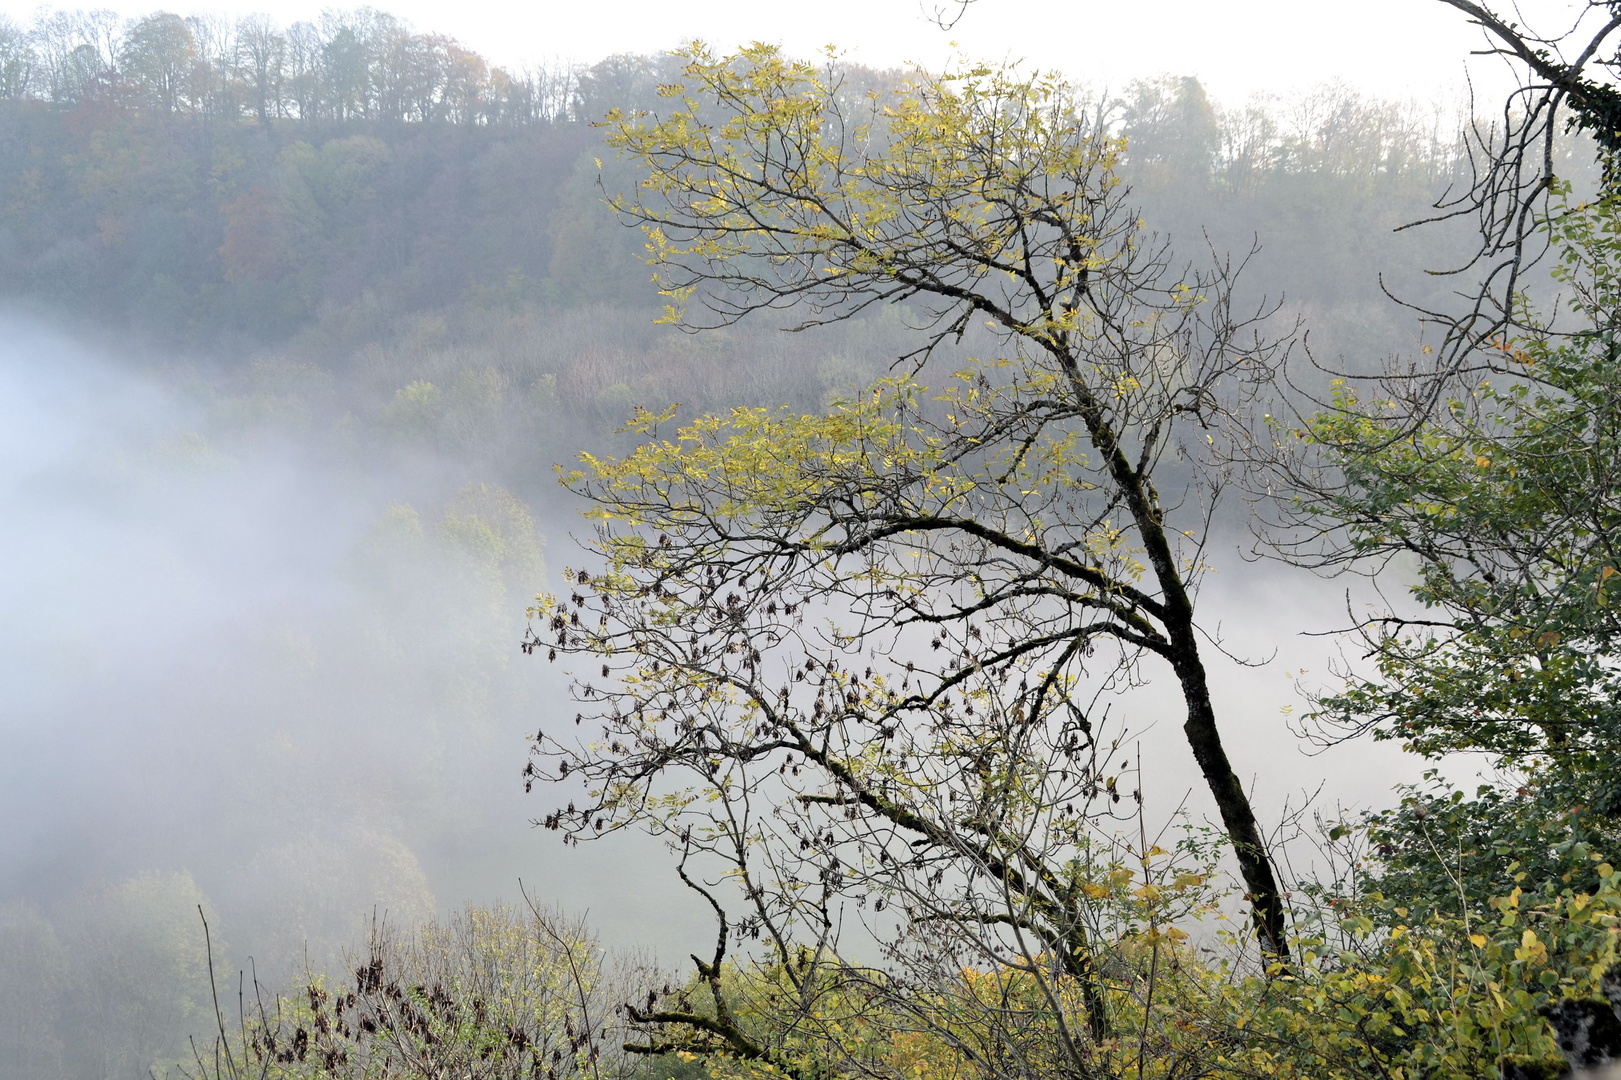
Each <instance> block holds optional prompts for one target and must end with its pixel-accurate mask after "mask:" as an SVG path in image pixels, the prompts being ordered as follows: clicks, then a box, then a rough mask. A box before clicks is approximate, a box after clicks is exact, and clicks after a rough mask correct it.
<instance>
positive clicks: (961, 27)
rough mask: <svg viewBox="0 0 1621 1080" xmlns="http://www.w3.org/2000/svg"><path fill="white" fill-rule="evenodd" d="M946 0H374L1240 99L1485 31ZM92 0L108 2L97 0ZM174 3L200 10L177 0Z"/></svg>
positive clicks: (1268, 0) (1426, 60)
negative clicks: (940, 10) (958, 10)
mask: <svg viewBox="0 0 1621 1080" xmlns="http://www.w3.org/2000/svg"><path fill="white" fill-rule="evenodd" d="M949 2H950V0H798V2H793V0H787V2H785V0H775V2H773V0H690V2H687V3H675V2H671V0H610V2H596V3H581V2H579V0H523V2H518V3H513V2H511V0H456V2H454V3H453V2H450V0H377V2H376V3H375V4H374V6H376V7H379V8H382V9H384V10H387V11H391V12H393V13H394V14H396V15H400V16H403V17H405V18H406V19H408V20H410V21H411V22H412V23H413V24H414V25H415V26H416V27H417V28H418V29H421V30H434V31H438V32H443V33H448V34H451V35H453V36H455V37H457V38H459V39H460V40H461V41H462V42H463V43H464V44H466V45H468V46H470V47H472V48H473V49H475V50H477V51H478V52H480V53H482V54H484V55H485V56H486V57H489V58H490V59H491V60H493V61H494V62H496V63H502V64H514V63H521V62H524V61H533V60H546V59H550V58H554V57H563V58H567V59H570V60H576V61H592V60H596V59H600V58H601V57H603V56H606V55H609V54H611V53H615V52H653V51H657V50H660V49H664V48H669V47H671V46H672V45H674V44H676V43H678V42H680V41H682V40H685V39H689V38H693V37H699V38H703V39H704V40H706V41H709V42H711V43H713V44H715V45H717V46H720V47H731V46H735V45H737V44H740V43H743V42H746V41H750V40H762V41H770V42H777V43H780V44H782V45H785V46H786V47H787V48H788V49H790V50H791V51H794V52H798V53H809V52H811V51H812V50H815V49H818V48H820V47H821V46H824V45H830V44H831V45H837V46H839V47H840V48H841V49H843V50H844V51H845V52H846V53H847V54H848V55H849V56H850V57H851V58H852V59H854V60H857V61H859V62H863V63H867V64H872V65H875V66H888V65H894V64H900V63H904V62H908V61H915V62H919V63H923V64H925V65H928V66H931V67H938V66H939V65H940V64H941V63H942V62H944V61H945V60H946V59H947V58H948V57H950V56H951V55H952V54H953V52H954V51H959V52H961V53H962V54H965V55H969V56H972V57H975V58H992V59H1003V58H1014V59H1022V60H1028V61H1032V62H1034V63H1036V64H1039V65H1040V66H1042V67H1046V68H1056V69H1058V70H1061V71H1063V72H1064V73H1065V74H1067V75H1069V76H1071V77H1073V78H1076V79H1078V80H1081V81H1084V82H1085V83H1087V84H1088V85H1090V86H1092V87H1093V88H1095V89H1107V88H1118V87H1120V86H1122V85H1123V84H1124V83H1125V82H1127V81H1129V80H1130V79H1132V78H1136V77H1140V76H1145V75H1156V74H1164V73H1170V74H1195V75H1197V76H1199V77H1200V78H1201V79H1202V80H1204V82H1205V84H1206V86H1207V87H1208V88H1209V90H1210V91H1211V92H1212V94H1213V95H1214V96H1216V97H1217V98H1218V99H1220V100H1223V101H1229V102H1236V101H1242V100H1244V99H1245V98H1247V97H1249V96H1250V95H1252V94H1255V93H1265V92H1273V93H1282V94H1288V93H1290V92H1293V91H1298V90H1302V89H1306V88H1309V87H1311V86H1314V85H1317V84H1320V83H1323V82H1328V81H1333V80H1341V81H1344V82H1346V83H1348V84H1351V85H1352V86H1354V87H1356V88H1358V89H1361V90H1363V91H1365V92H1368V93H1372V94H1376V95H1378V96H1382V97H1393V98H1423V99H1433V98H1435V97H1438V96H1439V97H1444V98H1448V99H1452V100H1455V101H1462V100H1463V98H1464V86H1465V84H1464V69H1465V58H1466V56H1467V54H1468V53H1469V51H1470V50H1471V49H1473V48H1477V47H1478V46H1479V44H1480V41H1481V38H1480V35H1479V32H1478V31H1477V30H1474V29H1473V28H1471V27H1470V26H1468V24H1467V22H1466V20H1465V19H1464V17H1463V16H1462V15H1461V14H1459V13H1458V12H1456V11H1455V10H1453V9H1451V8H1448V7H1445V6H1444V5H1442V4H1441V3H1439V2H1438V0H1138V2H1121V0H977V2H976V3H975V4H974V5H973V6H972V7H971V8H970V9H969V10H968V11H967V12H966V14H964V15H963V17H962V19H961V20H960V21H959V22H958V23H957V25H956V26H955V27H954V28H952V29H951V30H950V31H949V32H947V31H943V30H941V29H940V28H939V27H938V26H937V25H935V24H933V23H932V22H931V21H930V20H929V18H928V12H929V11H931V10H933V8H934V6H935V5H936V4H937V3H949ZM92 5H93V6H102V5H101V4H95V3H94V0H91V4H87V6H92ZM61 6H75V5H73V4H71V3H67V4H62V5H61ZM107 6H112V7H115V8H117V9H119V10H120V11H121V12H122V13H123V14H126V15H129V14H139V13H142V12H144V11H145V10H147V8H146V7H145V5H142V4H138V3H131V2H129V0H122V2H120V0H111V2H110V3H109V4H108V5H107ZM172 6H173V7H176V8H178V9H179V10H181V11H182V13H190V11H191V10H192V9H191V8H190V6H189V5H187V4H184V3H181V2H177V3H174V4H173V5H172ZM200 6H201V7H204V8H206V9H207V10H220V11H226V12H232V13H237V14H245V13H247V12H250V11H257V10H265V11H268V12H269V13H270V14H271V15H273V16H275V17H276V18H277V19H279V20H281V21H283V22H291V21H294V20H296V19H303V18H312V17H314V16H315V15H316V14H317V13H318V12H319V11H320V10H321V8H323V7H326V6H330V5H329V4H327V3H325V2H324V0H205V3H204V4H202V5H200ZM338 6H346V5H345V4H344V3H340V4H339V5H338ZM1585 6H1586V5H1585V4H1582V3H1579V2H1573V0H1525V2H1524V3H1522V5H1521V7H1522V8H1523V9H1524V10H1525V11H1526V13H1527V16H1528V21H1530V22H1531V23H1532V24H1533V25H1538V26H1540V25H1552V24H1553V23H1556V22H1558V21H1559V16H1560V14H1562V13H1564V12H1568V11H1574V10H1576V9H1579V8H1581V7H1585ZM34 10H35V5H34V3H33V0H0V11H4V12H6V13H8V14H9V15H10V16H11V17H12V18H13V19H15V20H17V21H18V22H27V21H28V20H29V19H30V18H31V17H32V14H33V12H34ZM1544 20H1546V22H1544ZM953 43H955V45H956V47H957V48H956V50H954V49H953ZM1501 67H1502V65H1501V64H1499V63H1497V62H1495V61H1490V62H1477V63H1476V64H1475V65H1474V68H1475V73H1476V74H1475V77H1476V79H1477V82H1478V81H1479V80H1480V79H1483V78H1484V79H1490V80H1492V81H1493V82H1494V83H1499V84H1500V80H1501V79H1502V74H1501ZM1494 88H1495V87H1494Z"/></svg>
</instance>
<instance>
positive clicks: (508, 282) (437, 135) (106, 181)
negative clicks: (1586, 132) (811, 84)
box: [0, 8, 1465, 356]
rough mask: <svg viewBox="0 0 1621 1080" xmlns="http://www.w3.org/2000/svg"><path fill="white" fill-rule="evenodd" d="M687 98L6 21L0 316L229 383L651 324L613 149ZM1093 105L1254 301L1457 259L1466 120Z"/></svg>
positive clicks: (1152, 199)
mask: <svg viewBox="0 0 1621 1080" xmlns="http://www.w3.org/2000/svg"><path fill="white" fill-rule="evenodd" d="M902 77H903V76H902V75H900V74H899V73H885V72H876V71H871V70H866V69H859V68H850V69H849V70H848V71H847V72H846V85H847V87H849V88H851V92H852V93H860V92H861V91H863V90H864V89H865V88H867V87H877V86H886V85H889V86H893V85H896V84H897V83H898V82H899V81H900V80H901V79H902ZM680 78H681V75H680V71H679V70H678V69H677V67H676V61H675V60H673V58H671V57H668V56H617V57H612V58H609V59H607V60H604V61H602V62H600V63H597V64H595V65H592V66H589V67H583V68H567V67H556V68H543V67H542V68H532V69H527V70H525V71H519V72H514V71H509V70H505V69H502V68H499V67H493V66H491V65H490V64H488V63H487V62H486V61H485V60H484V59H483V58H481V57H480V56H478V55H477V54H476V53H473V52H471V51H470V50H468V49H465V48H463V47H462V46H460V45H458V44H457V43H456V42H455V41H453V40H451V39H450V38H448V37H445V36H443V35H440V34H432V33H418V32H416V31H415V30H413V29H412V28H411V27H409V26H408V25H407V24H406V23H404V22H403V21H401V20H400V19H397V18H395V17H394V16H391V15H388V14H385V13H383V12H379V11H376V10H373V9H370V8H361V9H357V10H354V11H348V12H343V11H331V12H328V13H327V14H325V15H323V16H322V17H321V18H320V19H319V20H318V21H317V22H314V23H309V22H299V23H294V24H292V25H290V26H287V27H280V26H278V25H276V24H274V23H272V22H271V21H269V20H268V19H266V18H265V17H263V16H249V17H246V18H242V19H235V20H233V19H230V18H227V17H223V16H212V15H208V16H192V17H182V16H180V15H176V14H171V13H168V12H157V13H154V14H149V15H145V16H142V17H139V18H135V19H130V20H127V21H125V20H121V19H119V18H118V17H117V16H115V15H114V14H113V13H111V12H107V11H56V12H42V13H41V14H40V15H39V16H37V17H36V18H35V19H34V21H33V23H32V24H31V25H30V26H28V27H26V28H25V27H20V26H17V25H14V24H12V23H9V22H6V21H4V20H3V19H0V300H8V299H9V300H12V301H18V300H21V301H24V302H28V303H33V304H37V305H41V306H43V307H45V308H46V309H48V310H52V311H56V312H60V313H66V314H71V315H72V316H73V317H74V319H75V320H76V321H81V322H83V321H89V322H94V323H99V324H101V325H102V326H104V327H107V328H111V329H116V330H118V331H120V332H122V331H125V330H130V329H133V330H136V331H137V332H139V333H140V334H141V335H142V336H143V337H146V338H148V339H151V340H153V341H155V342H156V343H159V344H160V345H162V346H163V347H169V346H172V345H183V346H185V347H188V348H198V349H205V350H207V351H208V352H210V353H211V354H214V355H221V356H233V355H235V356H240V355H245V354H248V353H251V352H253V351H254V350H257V349H261V348H264V347H267V346H269V347H277V348H280V347H282V346H283V344H284V343H286V342H287V341H288V340H289V339H291V338H293V337H295V336H296V335H299V334H301V333H305V332H315V333H316V334H317V337H318V338H319V340H318V341H315V342H313V343H312V344H311V345H310V349H312V350H314V352H310V351H308V350H306V355H311V356H314V355H315V354H316V353H320V354H322V355H325V356H331V355H333V353H334V351H336V353H338V354H343V353H347V352H349V351H352V350H353V349H356V348H359V347H361V346H363V345H365V344H366V343H367V342H370V341H376V340H379V339H381V338H383V337H385V336H387V335H388V334H389V333H391V332H393V330H394V329H395V328H397V327H398V326H400V325H402V324H403V323H404V322H406V321H408V317H409V316H413V315H416V314H421V313H440V314H447V315H451V316H452V324H453V325H454V324H456V322H457V320H456V318H455V317H454V316H455V315H456V313H459V312H465V311H467V310H469V309H471V310H472V311H474V312H484V311H505V312H508V313H511V314H516V313H521V312H523V311H526V310H534V309H537V308H559V307H563V308H567V307H577V306H580V305H603V304H607V305H613V306H627V305H628V306H630V307H633V308H636V309H637V310H638V311H642V310H645V309H646V308H647V307H648V306H649V305H651V304H653V303H655V302H656V301H657V297H655V296H654V295H653V293H652V290H651V288H650V286H649V284H648V272H647V270H646V268H645V267H644V266H642V264H641V261H640V256H641V255H642V253H643V244H642V238H641V237H640V235H639V234H638V233H636V232H635V231H634V230H626V229H623V228H621V227H620V226H619V224H618V223H617V222H616V221H615V220H614V218H613V216H612V214H610V213H609V212H608V211H607V210H606V208H605V207H604V206H603V205H602V194H603V188H606V189H608V190H609V191H623V190H627V189H628V187H629V186H630V185H632V184H634V182H635V178H634V177H633V176H631V175H630V174H629V173H628V172H627V171H626V170H625V169H624V167H623V166H621V165H620V164H619V163H618V162H616V161H614V160H613V159H612V158H606V159H605V160H604V161H603V162H602V163H601V165H600V166H599V165H598V163H597V161H596V160H595V159H596V158H598V157H601V156H603V155H602V150H601V148H600V144H599V139H598V134H597V132H596V130H595V129H593V128H592V127H591V126H590V122H591V120H593V119H597V118H600V117H601V116H603V115H604V114H605V113H607V112H608V111H609V110H610V109H612V108H615V107H625V108H637V107H642V108H657V107H658V106H659V103H660V100H661V99H660V98H659V96H658V94H659V87H660V86H661V85H664V84H668V83H671V82H678V81H679V80H680ZM1096 106H1097V109H1098V115H1099V116H1101V117H1102V118H1103V122H1105V123H1107V124H1109V125H1110V126H1111V127H1113V128H1115V129H1116V130H1118V131H1119V132H1120V133H1121V134H1123V135H1125V136H1126V138H1127V139H1128V150H1127V157H1126V164H1125V167H1124V174H1125V176H1126V178H1127V179H1128V180H1129V181H1130V182H1131V183H1132V184H1134V185H1135V186H1136V188H1137V190H1138V192H1139V193H1140V195H1141V198H1142V201H1143V203H1144V205H1145V212H1146V214H1147V216H1148V220H1149V222H1150V225H1151V226H1152V227H1154V228H1157V229H1161V230H1166V231H1168V232H1170V233H1171V234H1172V235H1173V236H1174V237H1176V238H1177V239H1178V241H1179V242H1181V241H1186V242H1187V244H1186V246H1187V248H1188V251H1189V254H1190V255H1192V256H1197V255H1198V254H1199V252H1198V250H1197V249H1199V248H1201V247H1202V244H1203V237H1204V236H1205V235H1207V234H1208V235H1209V236H1210V238H1211V241H1212V243H1213V244H1214V245H1215V246H1216V247H1217V248H1218V249H1219V250H1223V251H1226V250H1235V251H1238V250H1245V249H1247V248H1248V246H1249V245H1250V244H1251V243H1252V242H1253V241H1254V240H1255V239H1256V238H1259V240H1260V242H1261V243H1262V245H1263V246H1264V247H1265V248H1266V252H1267V254H1266V258H1265V259H1264V260H1262V261H1261V262H1260V263H1258V264H1257V265H1256V267H1255V268H1254V270H1253V271H1252V273H1251V275H1250V276H1251V280H1252V283H1253V284H1255V285H1256V286H1257V287H1259V288H1261V289H1263V290H1264V291H1267V292H1269V293H1272V294H1276V293H1278V292H1282V291H1284V290H1285V289H1286V290H1287V292H1288V294H1289V296H1290V298H1291V299H1292V300H1293V301H1298V302H1300V303H1304V304H1308V305H1312V306H1314V307H1315V308H1317V309H1324V308H1333V309H1335V311H1336V312H1338V313H1339V314H1338V315H1336V314H1333V313H1330V315H1329V317H1328V324H1329V325H1331V324H1332V323H1333V322H1334V319H1335V318H1338V317H1340V316H1341V315H1343V317H1344V318H1346V319H1354V320H1356V321H1358V322H1359V323H1365V322H1366V320H1367V318H1368V317H1369V315H1368V311H1367V310H1364V308H1368V307H1372V306H1382V305H1383V303H1384V301H1383V298H1382V296H1381V295H1380V294H1379V292H1378V289H1377V274H1379V273H1384V274H1385V275H1386V276H1387V278H1388V279H1390V280H1400V279H1401V278H1402V277H1403V275H1405V276H1406V277H1407V278H1409V279H1412V280H1416V281H1420V282H1421V283H1422V282H1423V280H1424V279H1423V275H1422V274H1421V273H1419V271H1420V270H1421V269H1427V268H1433V267H1436V266H1438V265H1441V264H1444V263H1445V262H1446V261H1447V259H1446V257H1445V256H1444V254H1443V255H1437V254H1436V251H1435V244H1436V236H1435V234H1428V235H1427V236H1426V237H1425V239H1424V240H1423V242H1422V243H1412V242H1405V241H1397V240H1394V239H1393V238H1392V229H1394V228H1395V227H1396V226H1397V225H1400V224H1403V223H1404V222H1407V221H1411V220H1413V219H1414V218H1416V217H1420V216H1423V215H1425V214H1426V213H1427V212H1428V211H1429V209H1430V204H1431V203H1432V201H1433V200H1434V199H1435V197H1436V196H1437V195H1438V194H1439V193H1440V192H1441V191H1443V190H1445V189H1446V187H1447V186H1448V185H1449V184H1450V183H1452V182H1453V181H1454V180H1455V179H1456V178H1457V177H1458V176H1459V175H1460V174H1461V170H1462V169H1463V168H1464V165H1465V158H1464V156H1463V154H1462V146H1463V143H1462V141H1461V139H1460V137H1459V133H1460V124H1459V118H1458V117H1457V116H1454V115H1452V114H1450V113H1448V112H1447V111H1446V110H1445V109H1440V108H1428V107H1420V106H1413V105H1400V104H1394V103H1390V102H1385V101H1380V100H1374V99H1369V98H1366V97H1363V96H1360V95H1358V94H1356V93H1353V92H1351V91H1348V90H1346V89H1344V88H1340V87H1328V88H1324V89H1321V90H1319V91H1317V92H1314V93H1311V94H1307V95H1304V96H1301V97H1298V98H1295V99H1291V100H1282V99H1278V100H1266V101H1255V102H1251V103H1248V104H1245V105H1242V106H1238V107H1224V106H1223V105H1221V104H1220V103H1216V102H1212V101H1210V100H1209V99H1208V98H1207V97H1206V95H1205V92H1204V90H1203V88H1202V87H1201V86H1200V84H1199V83H1198V81H1197V80H1196V79H1193V78H1185V77H1176V78H1163V79H1156V80H1149V81H1144V82H1139V83H1136V84H1133V85H1131V86H1129V87H1128V88H1127V89H1126V91H1125V92H1124V93H1122V94H1120V95H1118V96H1117V97H1115V98H1113V99H1110V100H1107V101H1099V102H1097V103H1096ZM599 174H600V186H599ZM1404 245H1405V246H1404ZM1425 287H1428V286H1425ZM638 317H639V316H638Z"/></svg>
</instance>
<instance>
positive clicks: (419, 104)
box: [0, 8, 579, 124]
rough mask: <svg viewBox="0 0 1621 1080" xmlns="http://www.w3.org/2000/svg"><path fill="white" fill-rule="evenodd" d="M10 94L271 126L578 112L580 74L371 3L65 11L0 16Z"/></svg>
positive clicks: (1, 66)
mask: <svg viewBox="0 0 1621 1080" xmlns="http://www.w3.org/2000/svg"><path fill="white" fill-rule="evenodd" d="M0 97H4V98H10V99H17V98H35V99H39V100H43V101H49V102H54V103H57V104H74V103H78V102H83V101H87V100H97V99H100V100H110V101H115V102H118V103H120V104H122V105H125V106H134V107H139V108H142V109H146V110H153V111H158V112H164V113H185V114H191V115H206V116H214V117H223V118H232V119H235V118H240V117H253V118H255V119H258V120H260V121H265V120H273V119H274V120H280V119H299V120H336V121H340V122H341V121H347V120H381V121H395V122H446V123H459V124H534V123H553V122H556V121H557V120H559V119H564V118H568V117H570V116H572V115H573V114H574V111H575V109H576V106H577V105H578V99H579V80H578V77H577V72H576V71H575V70H574V69H573V68H570V67H567V66H561V67H557V68H547V67H530V68H525V69H523V70H518V71H514V70H510V69H507V68H501V67H492V66H490V65H489V64H488V63H486V62H485V60H484V58H483V57H481V56H479V55H478V54H477V53H475V52H472V51H471V50H469V49H466V48H464V47H463V46H462V45H460V44H459V43H458V42H456V41H455V40H454V39H452V38H449V37H446V36H445V35H443V34H419V33H416V32H414V31H413V30H412V29H411V28H410V27H409V26H408V25H407V24H405V23H404V22H402V21H401V20H399V19H397V18H395V17H394V16H392V15H388V14H385V13H384V12H380V11H376V10H373V9H371V8H359V9H356V10H354V11H347V12H345V11H329V12H327V13H326V14H324V15H322V16H321V18H320V19H319V20H318V21H316V22H313V23H311V22H295V23H293V24H292V25H291V26H288V27H285V28H283V27H279V26H277V25H276V24H275V23H274V22H272V21H271V20H270V19H269V18H268V17H267V16H264V15H250V16H247V17H245V18H240V19H232V18H230V17H228V16H222V15H192V16H190V17H182V16H180V15H176V14H173V13H171V12H166V11H159V12H154V13H153V14H150V15H146V16H143V17H141V18H137V19H131V20H129V21H127V22H126V21H124V20H121V19H119V17H118V16H117V15H116V14H114V13H113V12H111V11H57V12H51V13H41V14H40V15H39V16H38V17H37V18H36V19H35V20H34V23H33V25H32V27H30V28H27V29H24V28H21V27H18V26H16V25H15V24H13V23H11V22H9V21H6V20H4V19H0Z"/></svg>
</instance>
